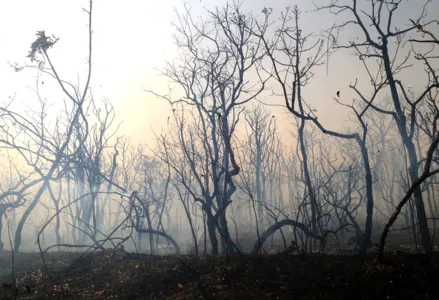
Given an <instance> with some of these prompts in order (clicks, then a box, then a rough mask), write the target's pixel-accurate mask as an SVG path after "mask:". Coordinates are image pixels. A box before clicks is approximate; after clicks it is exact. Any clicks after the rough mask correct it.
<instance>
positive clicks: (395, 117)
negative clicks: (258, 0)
mask: <svg viewBox="0 0 439 300" xmlns="http://www.w3.org/2000/svg"><path fill="white" fill-rule="evenodd" d="M434 1H436V0H434ZM434 1H431V0H425V1H419V10H418V11H416V12H413V11H410V13H411V15H409V16H406V13H402V12H401V10H402V9H403V7H404V5H406V3H407V2H408V1H404V0H363V1H360V0H343V1H342V0H316V1H314V10H313V11H312V12H308V11H307V12H306V13H305V11H302V10H301V7H300V5H291V6H288V7H285V8H284V9H283V10H282V11H278V10H274V9H273V8H270V7H269V4H268V1H267V7H266V8H264V9H263V10H262V11H248V10H245V9H244V8H243V6H242V3H241V2H227V3H226V2H224V3H223V4H221V5H218V6H217V7H216V8H215V9H206V12H205V16H204V17H203V18H199V17H195V16H194V15H193V13H192V11H191V7H190V5H189V4H185V5H183V8H182V9H181V10H176V11H175V19H174V23H173V26H174V36H173V39H174V42H175V46H176V47H177V49H178V56H177V57H173V58H170V59H169V60H167V61H164V62H163V64H162V65H163V67H162V68H161V69H160V70H158V71H157V76H161V77H164V78H166V80H168V81H169V91H168V92H163V91H161V90H158V89H154V86H151V85H147V84H145V87H144V88H143V93H145V94H148V95H149V96H150V97H153V98H155V99H157V100H158V101H161V102H163V103H165V104H166V105H167V108H168V110H167V111H166V112H163V115H162V117H163V118H164V119H166V126H165V128H163V129H162V130H160V131H154V132H153V135H154V141H152V142H148V143H141V142H136V141H135V140H133V139H131V138H130V137H128V136H124V135H122V134H120V128H121V126H123V124H119V123H118V122H117V118H116V116H117V113H118V112H117V110H116V109H115V106H114V105H113V103H112V100H111V97H103V98H98V97H94V95H93V92H92V88H93V86H94V84H95V82H96V80H95V77H94V75H93V59H94V56H93V55H94V52H93V50H94V43H95V40H94V38H93V33H94V32H93V25H94V23H93V21H94V19H93V16H94V11H93V8H94V6H93V4H94V3H93V1H92V0H90V1H87V2H88V3H89V6H88V7H85V8H83V17H84V20H83V21H84V23H85V24H87V30H88V34H87V35H86V36H83V37H82V39H83V40H84V44H83V45H80V46H81V47H82V46H83V47H85V50H86V51H87V64H86V66H87V72H86V73H85V74H80V75H78V81H77V82H72V81H70V80H66V79H64V78H63V75H62V72H59V68H61V66H59V64H62V63H63V62H62V61H59V60H54V59H53V58H52V56H51V52H52V51H54V50H56V47H57V46H58V43H60V42H61V41H62V40H61V39H60V37H57V36H56V32H55V33H53V34H52V32H50V33H49V32H46V31H44V30H38V31H37V30H36V35H35V39H34V40H33V41H29V45H30V47H29V49H28V50H29V54H28V56H27V57H26V62H25V63H23V64H21V63H11V68H12V69H13V70H14V71H15V72H20V73H24V72H28V73H30V74H32V75H33V76H35V78H36V80H35V82H34V83H32V82H30V83H28V84H30V85H32V84H33V85H34V86H33V91H34V98H33V99H28V100H29V101H30V102H32V105H33V106H32V107H31V108H30V107H24V106H23V104H22V103H19V101H17V99H15V97H13V96H11V97H9V98H8V99H1V105H0V161H1V163H2V166H3V168H2V173H1V176H2V181H1V185H0V187H1V189H0V200H1V201H0V252H1V254H0V279H1V282H0V284H2V286H1V288H0V298H1V299H108V298H116V297H117V298H120V299H226V298H228V299H402V298H408V297H409V298H413V299H437V297H438V295H437V293H438V291H437V290H436V288H435V287H436V285H437V279H439V276H438V274H439V273H438V269H439V265H438V261H439V260H438V258H439V255H437V250H438V240H437V233H436V230H437V229H439V226H437V225H436V221H438V220H439V219H438V218H439V208H438V206H439V195H437V193H439V190H438V187H439V182H438V181H439V175H438V173H439V148H438V144H439V130H438V127H437V126H438V125H439V122H438V120H439V104H438V101H439V96H438V95H439V64H438V61H439V40H438V39H439V21H438V20H439V17H438V15H437V14H435V13H437V12H435V11H434V9H433V10H432V9H431V6H433V5H435V3H434ZM409 2H410V1H409ZM436 6H437V4H436ZM433 7H434V6H433ZM312 14H326V15H328V16H330V17H333V18H334V20H335V22H334V24H333V25H332V26H329V27H325V28H320V30H319V31H316V32H306V30H304V29H303V27H302V25H301V24H302V20H303V19H304V18H309V17H312ZM310 15H311V16H310ZM316 23H318V20H316ZM62 38H63V39H68V38H69V37H68V36H65V37H64V36H63V37H62ZM155 47H160V46H159V45H155ZM128 48H129V43H128V44H127V49H128ZM108 51H111V49H108ZM127 53H128V52H127ZM121 55H122V56H124V55H125V54H121ZM126 55H128V54H126ZM337 55H341V56H346V57H347V56H350V57H352V56H353V57H355V58H356V59H357V60H358V69H355V70H356V71H355V72H356V73H354V74H349V76H350V82H351V83H350V84H349V86H335V87H333V88H332V89H330V90H322V89H320V90H319V93H318V94H316V93H312V92H311V91H312V90H315V89H319V87H318V86H315V85H313V81H314V80H315V78H316V77H317V76H325V73H326V74H327V75H326V76H331V73H333V71H332V69H333V68H334V66H333V65H331V61H332V59H333V57H335V56H337ZM336 68H338V69H343V68H347V66H346V65H338V66H336ZM350 70H352V69H350ZM72 71H73V72H75V70H72ZM328 74H329V75H328ZM332 76H335V75H332ZM6 84H7V83H6ZM43 86H44V87H47V86H49V87H50V89H53V90H56V91H57V93H59V95H61V96H60V97H59V98H58V99H47V98H46V97H44V96H43V95H42V94H41V93H40V89H41V88H42V87H43ZM315 95H319V96H320V97H324V98H325V99H315V101H314V99H313V100H311V98H312V97H315ZM322 95H323V96H322ZM346 95H349V96H346ZM351 95H352V97H351ZM109 96H110V95H109ZM318 101H330V103H331V104H330V106H331V107H332V108H331V109H334V110H333V111H337V110H340V111H341V110H342V111H344V112H346V115H347V119H348V121H347V122H345V123H343V124H345V126H341V127H340V128H336V126H334V125H333V124H329V123H327V122H325V120H322V118H319V117H318V116H319V115H324V114H325V113H332V112H333V111H331V112H329V111H328V112H325V111H320V109H319V110H317V108H316V107H315V103H317V102H318ZM52 102H56V105H54V106H53V105H51V104H50V103H52ZM274 107H276V109H277V110H276V113H275V112H274V111H275V109H274ZM277 111H281V112H282V114H279V113H277ZM125 117H126V118H129V116H124V118H125ZM285 124H286V125H285ZM285 127H287V130H284V128H285ZM148 130H150V129H148V128H145V131H148Z"/></svg>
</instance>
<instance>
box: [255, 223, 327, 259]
mask: <svg viewBox="0 0 439 300" xmlns="http://www.w3.org/2000/svg"><path fill="white" fill-rule="evenodd" d="M284 226H293V227H297V228H300V229H301V230H302V231H303V233H305V234H306V235H307V236H309V237H311V238H314V239H316V240H319V242H320V251H323V250H325V247H326V239H325V237H323V236H321V235H317V234H314V233H312V232H311V231H309V230H308V228H307V227H306V226H305V225H304V224H302V223H300V222H297V221H294V220H290V219H286V220H282V221H280V222H277V223H276V224H273V225H271V226H270V227H268V228H267V230H265V231H264V232H263V233H262V234H261V236H260V237H259V239H258V240H257V241H256V242H255V244H254V245H253V249H252V254H257V253H258V252H259V250H260V249H261V247H262V245H264V243H265V241H266V240H267V238H269V237H270V235H272V234H273V233H275V232H276V231H277V230H278V229H280V228H282V227H284Z"/></svg>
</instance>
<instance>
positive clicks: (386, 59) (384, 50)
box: [319, 0, 439, 252]
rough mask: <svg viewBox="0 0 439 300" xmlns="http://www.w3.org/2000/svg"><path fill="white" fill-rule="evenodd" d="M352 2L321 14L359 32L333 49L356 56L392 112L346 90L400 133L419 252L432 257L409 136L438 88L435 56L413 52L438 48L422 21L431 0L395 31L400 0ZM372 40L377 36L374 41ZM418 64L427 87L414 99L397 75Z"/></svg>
mask: <svg viewBox="0 0 439 300" xmlns="http://www.w3.org/2000/svg"><path fill="white" fill-rule="evenodd" d="M350 2H351V3H350V4H341V3H339V1H332V2H331V3H330V4H328V5H325V6H322V7H319V9H320V10H323V9H326V10H328V11H329V12H331V13H332V14H335V15H336V16H338V17H343V16H347V17H348V20H347V21H345V22H343V23H342V24H340V25H339V28H350V27H352V28H355V29H359V30H360V32H361V37H360V38H361V41H358V40H350V41H348V42H347V43H346V44H342V43H340V44H338V45H337V47H338V48H346V49H350V50H354V51H356V53H357V54H358V57H359V59H360V60H361V61H362V63H363V65H364V67H365V69H366V71H367V72H368V74H369V76H370V83H371V88H372V90H373V91H374V92H375V93H377V92H378V91H381V90H383V91H384V90H387V91H388V92H389V93H390V96H391V99H390V100H391V102H392V104H393V107H392V109H391V110H385V109H383V108H381V107H380V106H378V105H375V104H374V103H373V99H368V98H367V97H366V96H365V93H364V92H362V91H361V90H360V89H359V88H358V87H357V84H356V83H355V84H353V85H351V86H350V87H351V88H352V89H353V90H354V91H355V93H356V94H357V95H358V97H359V99H361V100H362V101H363V103H364V104H365V106H366V107H368V108H371V109H373V110H376V111H378V112H379V113H383V114H387V115H389V116H391V117H392V118H393V120H394V122H395V124H396V126H397V128H398V133H399V135H400V138H401V140H402V142H403V144H404V147H405V149H406V151H407V155H408V162H409V175H410V180H411V183H412V185H413V186H415V188H414V191H413V195H414V202H415V206H416V213H417V217H418V220H419V230H420V233H421V240H422V247H423V248H424V250H425V251H427V252H431V251H432V244H431V237H430V233H429V229H428V224H427V217H426V213H425V208H424V202H423V196H422V191H421V187H420V186H419V185H416V184H417V183H418V182H419V173H418V166H419V157H418V155H420V154H417V151H416V147H415V143H414V140H413V136H414V133H415V131H416V129H415V126H416V122H417V119H418V116H417V109H418V107H419V106H421V105H422V103H423V102H424V101H425V99H426V96H427V95H428V94H429V93H430V92H431V91H434V90H435V89H437V88H439V83H438V77H437V71H436V70H435V69H434V67H433V66H432V60H433V59H434V57H432V56H431V55H430V54H426V55H421V56H419V51H421V50H420V48H418V47H417V44H421V43H422V44H431V46H434V45H437V39H435V38H434V35H429V34H428V33H430V34H431V32H429V31H428V33H427V30H428V29H427V28H428V26H430V25H432V24H433V23H435V22H437V21H430V22H424V20H425V19H426V12H427V5H428V3H429V2H430V1H424V5H423V6H420V7H421V12H420V14H419V16H418V17H417V18H415V21H410V19H407V20H405V24H408V25H405V26H403V28H402V29H400V28H395V25H394V24H393V22H394V20H395V18H397V12H398V8H399V7H400V6H402V5H403V3H402V1H401V0H397V1H390V2H385V1H377V0H374V1H369V2H367V3H364V4H363V3H360V2H359V1H357V0H352V1H350ZM363 5H364V6H363ZM409 34H411V35H414V36H418V35H420V34H427V35H429V37H431V36H433V38H432V39H426V40H423V41H421V42H420V41H419V40H417V39H410V38H407V35H409ZM375 36H377V37H376V38H375ZM406 42H410V43H411V45H412V47H413V50H412V51H408V52H406V53H404V51H403V49H402V48H403V46H404V44H405V43H406ZM419 42H420V43H419ZM412 53H415V56H414V58H415V59H413V56H412ZM416 59H417V60H419V61H420V62H421V63H424V65H425V70H426V73H425V74H426V84H425V88H423V89H422V90H420V91H419V92H418V93H416V95H415V94H410V93H408V91H407V86H408V83H406V82H404V80H403V79H402V77H401V76H400V74H401V73H402V71H403V70H404V69H405V68H407V67H409V66H411V65H413V64H415V62H416ZM372 64H374V65H375V66H378V72H377V76H373V75H372V73H371V71H370V70H371V69H372Z"/></svg>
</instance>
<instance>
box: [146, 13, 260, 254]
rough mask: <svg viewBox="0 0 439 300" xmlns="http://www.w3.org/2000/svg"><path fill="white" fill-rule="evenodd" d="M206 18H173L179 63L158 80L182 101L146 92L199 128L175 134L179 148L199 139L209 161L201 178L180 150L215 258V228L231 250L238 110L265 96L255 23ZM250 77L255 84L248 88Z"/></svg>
mask: <svg viewBox="0 0 439 300" xmlns="http://www.w3.org/2000/svg"><path fill="white" fill-rule="evenodd" d="M208 16H209V18H208V19H207V20H206V21H203V20H201V21H200V22H195V21H194V19H193V17H192V15H191V13H190V12H189V10H188V9H186V11H185V14H184V15H180V14H177V24H176V30H177V36H176V44H177V45H178V46H179V49H180V51H179V52H180V57H179V59H178V60H177V62H173V63H167V66H166V68H165V71H164V73H163V75H165V76H166V77H168V78H169V79H170V81H171V82H172V83H173V84H176V85H177V86H178V87H179V88H180V89H181V91H182V96H181V97H180V98H179V99H178V98H177V99H176V96H174V95H170V96H166V95H161V94H159V93H156V92H152V91H149V92H150V93H153V94H154V95H156V96H158V97H159V98H161V99H165V100H167V101H168V102H169V103H170V104H171V108H172V109H173V110H174V115H175V113H178V112H177V111H176V109H188V108H190V109H192V112H193V113H194V114H196V118H195V120H198V123H197V126H198V127H197V128H193V129H192V130H193V131H192V133H189V134H191V135H192V136H187V135H186V134H188V133H187V132H185V130H184V128H180V133H179V135H180V137H179V139H180V142H181V141H185V140H190V139H192V141H195V139H199V141H200V142H201V143H202V147H203V148H204V150H205V152H204V154H203V156H204V157H206V159H207V161H208V164H207V165H208V166H209V169H208V170H207V171H209V172H204V173H203V174H204V176H201V174H200V173H199V171H197V170H196V169H197V168H198V167H197V166H198V165H199V163H198V162H197V161H198V160H199V159H198V157H194V153H192V151H188V150H191V149H190V148H189V147H193V146H195V145H191V144H186V146H185V143H183V144H182V145H181V147H182V149H183V155H185V157H186V159H187V160H188V161H189V162H190V165H189V166H190V167H191V168H192V171H193V172H196V180H197V184H198V185H199V188H200V189H201V190H202V191H203V192H202V197H201V198H200V197H194V200H195V199H196V201H198V202H199V203H201V204H202V207H203V210H204V212H206V216H207V227H208V230H209V237H210V240H211V244H212V251H213V254H216V253H217V252H218V247H217V245H216V233H215V231H216V227H218V229H219V233H220V236H221V245H222V251H223V253H227V252H228V250H232V248H233V247H229V244H230V239H229V237H228V236H229V233H228V230H227V218H226V209H227V206H228V205H229V204H230V203H231V197H232V195H233V194H234V192H235V191H236V186H235V184H234V182H233V177H235V176H236V175H238V174H239V172H240V166H239V165H238V162H237V160H236V155H235V150H234V148H233V138H234V131H235V128H236V125H237V123H238V122H239V115H240V112H241V111H242V109H240V107H242V106H243V105H244V104H246V103H247V102H249V101H251V100H252V99H254V98H255V97H257V96H258V95H259V94H260V93H261V92H262V91H263V90H264V86H265V81H266V79H264V78H262V76H263V74H262V73H261V69H260V64H261V59H262V57H263V52H262V51H261V47H260V38H258V37H257V36H255V35H254V34H253V31H254V29H255V24H256V23H255V18H254V17H253V16H252V15H250V14H243V13H242V12H241V9H240V7H239V6H238V5H226V6H225V7H224V8H222V9H220V8H216V9H215V10H213V11H208ZM250 74H252V75H253V76H256V78H259V80H258V81H256V82H252V80H251V79H250V77H249V76H250ZM177 104H181V105H182V106H177ZM194 158H195V160H194ZM174 171H175V169H174ZM206 177H211V180H212V181H211V185H212V190H209V191H207V190H206V189H205V186H206V185H205V180H206ZM214 202H215V206H213V204H214Z"/></svg>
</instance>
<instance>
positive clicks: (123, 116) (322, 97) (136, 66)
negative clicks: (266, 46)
mask: <svg viewBox="0 0 439 300" xmlns="http://www.w3.org/2000/svg"><path fill="white" fill-rule="evenodd" d="M187 2H189V3H190V5H191V6H192V8H193V11H194V13H195V14H200V13H201V14H202V13H203V9H204V8H205V7H207V8H212V7H214V6H215V5H223V4H225V3H226V1H225V0H224V1H220V0H202V1H200V0H192V1H187ZM319 2H320V3H323V2H325V1H324V0H319ZM421 2H423V1H420V0H410V1H407V0H406V1H403V4H404V6H403V7H401V12H400V14H399V19H397V21H398V22H399V23H400V24H407V23H408V22H407V18H409V17H412V18H415V17H416V16H417V12H419V5H420V3H421ZM243 3H244V8H245V9H252V10H254V12H255V13H259V12H260V11H261V10H262V8H263V7H264V6H267V7H272V8H273V10H274V13H275V14H276V13H279V11H280V10H282V9H284V8H285V7H286V6H287V5H289V6H293V5H294V4H298V5H299V7H300V8H301V9H302V10H304V11H306V10H309V9H310V8H312V1H310V0H302V1H297V0H296V1H291V0H244V1H243ZM181 4H182V1H181V0H160V1H154V0H149V1H148V0H124V1H122V0H96V1H95V2H94V25H93V29H94V36H93V37H94V41H93V42H94V52H93V55H94V57H93V66H94V71H93V78H92V91H93V94H94V96H95V97H98V98H100V97H108V98H109V99H110V101H111V102H112V103H113V104H114V106H115V108H116V112H117V117H118V121H123V122H124V124H123V127H122V131H121V133H123V134H126V135H128V136H131V137H132V138H133V139H134V140H136V141H147V140H148V139H150V138H151V136H152V134H151V132H150V127H151V126H152V127H154V128H155V129H157V130H160V128H161V127H163V126H165V125H166V120H167V117H168V116H169V112H168V111H167V104H166V103H164V102H162V101H160V100H156V99H155V98H154V97H153V96H151V95H148V94H146V93H145V92H144V91H143V87H145V88H148V89H154V90H157V91H158V92H160V91H166V88H167V81H166V79H165V78H162V77H158V76H157V74H158V71H157V70H156V69H160V68H161V67H163V66H164V60H165V59H172V57H174V56H175V48H174V46H173V39H172V34H173V33H174V29H173V27H172V25H171V22H172V20H173V19H174V16H175V12H174V8H177V9H179V8H181ZM87 5H88V1H83V0H81V1H80V0H75V1H73V0H63V1H60V0H38V1H35V0H14V1H2V2H1V4H0V44H1V47H0V79H1V84H0V86H1V88H0V99H1V101H2V102H3V101H4V100H5V99H7V98H8V97H9V96H11V95H13V94H16V95H17V99H18V100H19V101H22V102H25V103H34V102H35V100H34V99H35V94H34V93H33V92H32V91H31V89H30V88H34V87H35V81H34V77H33V76H34V75H35V73H33V72H32V71H26V72H25V73H20V74H17V73H14V72H13V70H12V68H10V67H9V65H8V61H9V62H14V61H15V62H18V63H23V62H25V61H26V58H25V56H26V55H27V54H28V51H29V46H30V44H31V43H32V42H33V41H34V40H35V32H36V31H37V30H46V32H47V34H54V35H55V36H57V37H60V40H59V43H58V44H57V45H56V46H55V47H54V49H52V50H51V51H50V54H51V56H52V57H53V60H54V63H55V64H56V65H57V66H58V68H59V71H60V74H61V76H62V77H63V78H65V79H67V80H70V81H72V82H74V83H76V82H77V78H78V74H79V75H80V78H84V76H83V75H84V70H86V68H85V67H86V55H87V26H86V25H87V16H86V14H85V13H84V12H82V7H87ZM429 11H430V12H435V14H438V12H439V0H433V1H432V3H431V6H430V10H429ZM412 12H416V14H415V15H412ZM431 17H435V18H438V16H437V15H431ZM333 21H334V18H333V16H331V15H329V14H327V13H326V14H322V13H320V14H318V15H317V14H315V13H307V14H304V15H303V16H302V24H303V26H304V30H305V31H308V30H313V31H315V30H318V29H322V28H325V27H327V26H329V25H330V24H331V23H332V22H333ZM346 34H349V35H350V34H355V32H347V33H346ZM346 54H347V53H346V52H345V53H343V54H339V55H337V56H335V57H334V58H333V59H331V61H330V68H329V70H330V72H329V75H328V76H326V74H325V72H324V68H323V69H322V70H321V72H318V73H317V74H316V78H315V80H314V82H313V83H312V85H311V86H310V87H309V88H307V89H306V90H305V98H306V99H308V100H310V102H311V103H312V104H313V105H314V106H316V107H317V109H318V113H317V114H318V116H319V118H320V120H322V122H324V123H326V124H328V125H331V126H334V127H335V126H338V125H340V124H346V123H343V121H345V120H347V115H346V114H344V113H343V111H342V110H341V109H340V107H339V106H338V105H336V104H335V103H334V101H333V100H332V98H333V97H334V95H335V93H336V91H337V90H341V91H342V95H343V97H344V100H346V101H350V100H349V97H350V96H351V95H352V93H350V92H349V91H348V84H349V83H351V82H353V81H354V80H355V78H356V77H359V78H361V72H362V71H363V70H362V69H361V65H360V64H359V62H358V58H354V57H349V56H346ZM358 70H360V71H358ZM413 75H415V76H413ZM81 76H82V77H81ZM410 76H412V78H413V86H416V85H418V84H421V83H422V81H420V79H423V78H422V77H420V76H416V74H411V75H410ZM83 83H84V79H82V82H81V84H83ZM54 88H56V89H58V87H57V86H56V84H55V83H54V82H47V83H46V84H45V85H44V87H43V89H47V90H43V94H44V95H46V96H47V97H48V98H49V100H50V102H52V103H60V101H61V100H62V99H59V98H58V95H59V94H57V95H56V96H55V94H51V93H49V91H52V90H53V89H54ZM263 100H264V101H265V102H270V99H263ZM275 114H277V115H278V117H279V119H280V120H281V123H282V124H281V127H282V128H283V129H285V128H287V126H288V124H289V122H290V121H291V119H290V118H289V116H288V115H287V114H286V113H285V110H284V109H276V110H275Z"/></svg>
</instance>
